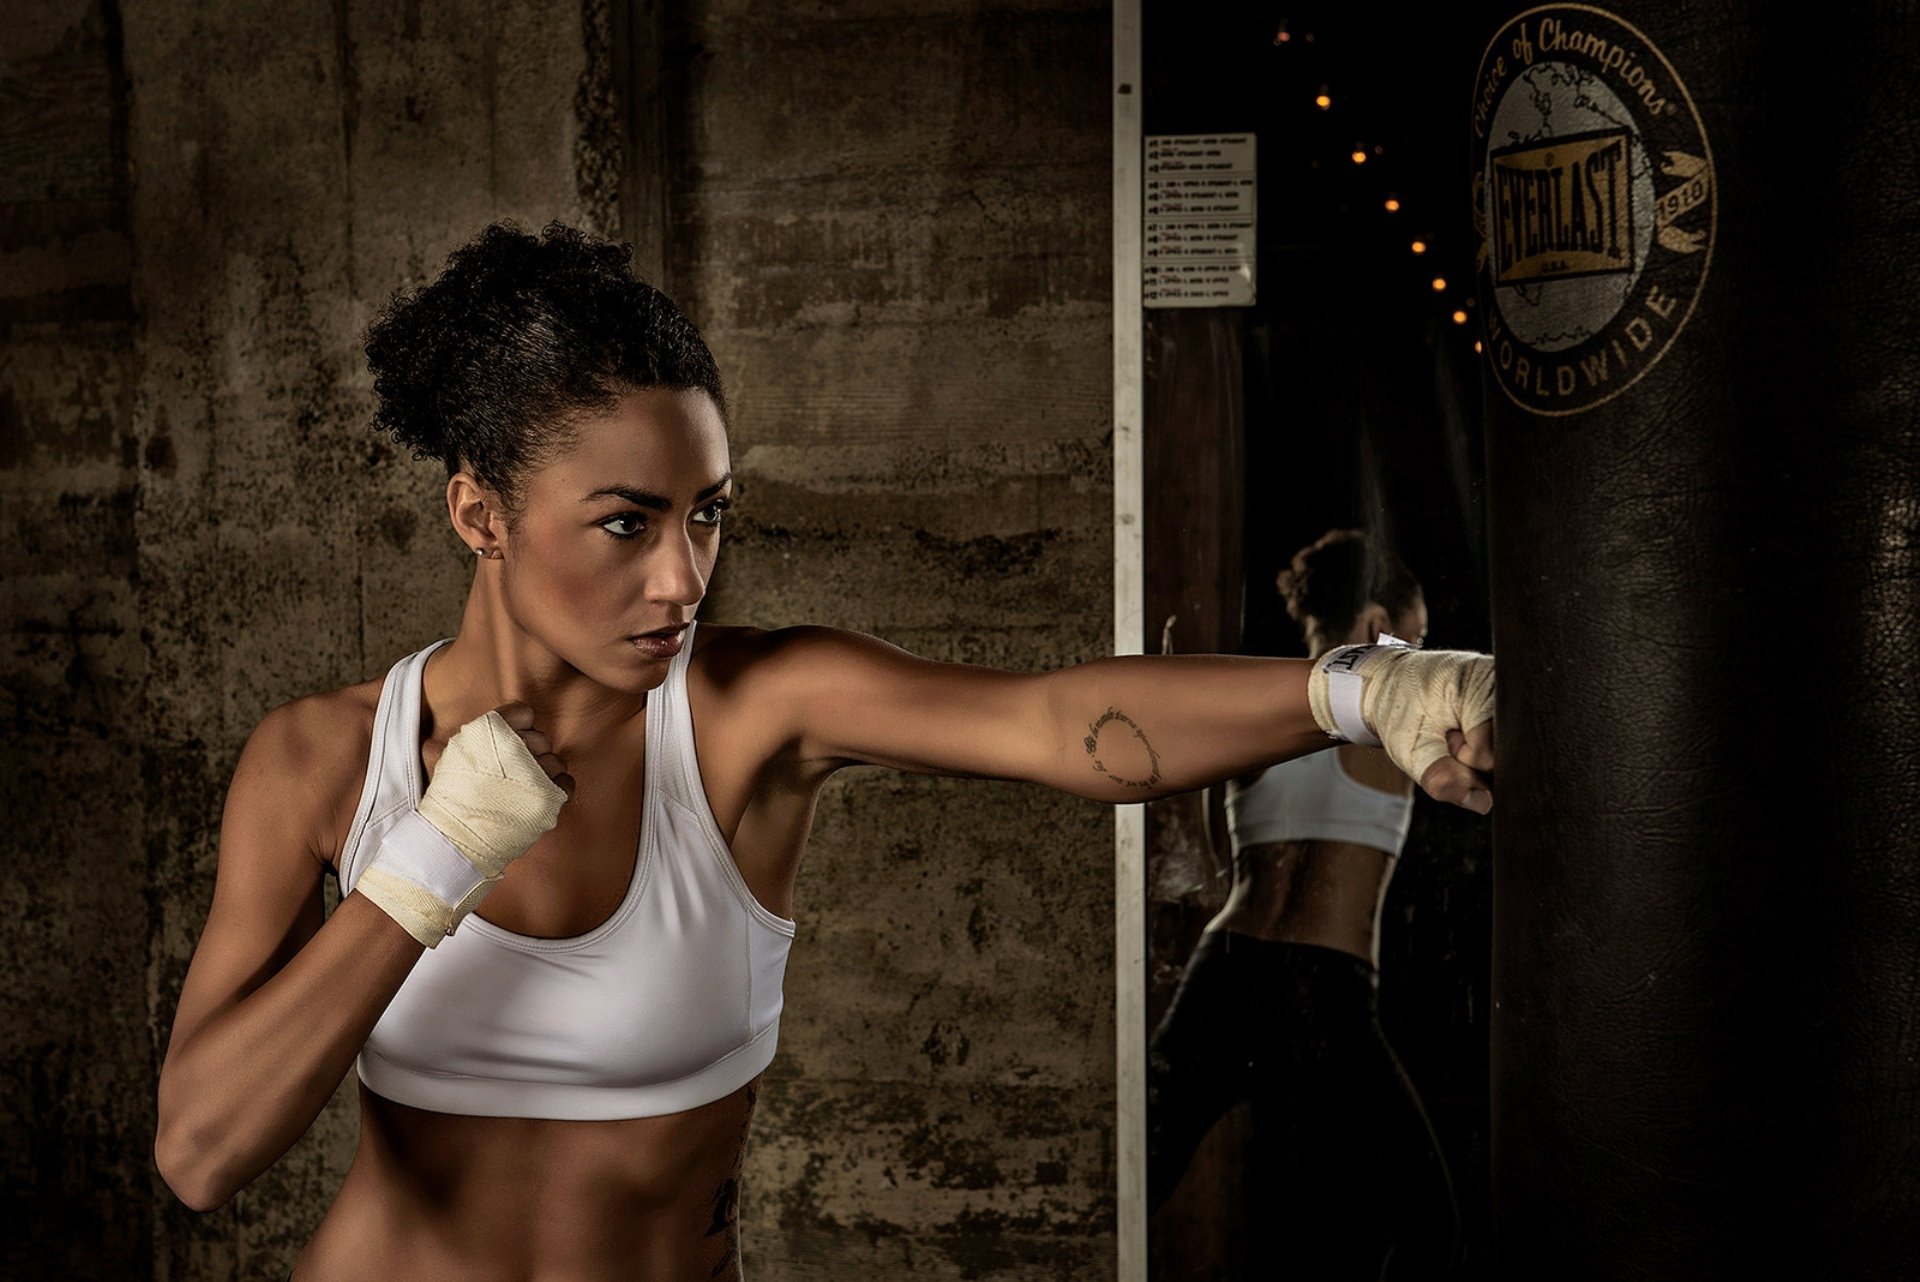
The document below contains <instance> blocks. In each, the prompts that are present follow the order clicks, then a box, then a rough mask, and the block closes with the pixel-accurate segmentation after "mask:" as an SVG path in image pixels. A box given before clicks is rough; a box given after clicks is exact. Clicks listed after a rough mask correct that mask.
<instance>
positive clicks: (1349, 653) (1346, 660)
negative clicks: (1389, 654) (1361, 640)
mask: <svg viewBox="0 0 1920 1282" xmlns="http://www.w3.org/2000/svg"><path fill="white" fill-rule="evenodd" d="M1379 648H1380V647H1379V646H1377V645H1356V646H1352V647H1349V648H1348V649H1345V650H1342V651H1340V652H1339V653H1338V654H1336V655H1333V656H1332V657H1331V658H1329V659H1328V660H1327V661H1326V663H1325V665H1324V666H1325V668H1326V670H1327V671H1328V672H1352V671H1353V670H1354V669H1355V668H1357V667H1359V666H1360V660H1362V659H1364V658H1366V657H1367V656H1368V655H1370V654H1372V653H1373V652H1374V651H1375V650H1378V649H1379Z"/></svg>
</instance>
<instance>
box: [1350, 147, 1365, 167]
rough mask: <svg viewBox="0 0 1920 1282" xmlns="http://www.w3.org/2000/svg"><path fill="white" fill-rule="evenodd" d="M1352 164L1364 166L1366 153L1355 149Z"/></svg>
mask: <svg viewBox="0 0 1920 1282" xmlns="http://www.w3.org/2000/svg"><path fill="white" fill-rule="evenodd" d="M1353 163H1354V164H1356V165H1364V164H1366V163H1367V153H1366V152H1364V151H1361V150H1359V149H1358V148H1356V149H1355V150H1354V153H1353Z"/></svg>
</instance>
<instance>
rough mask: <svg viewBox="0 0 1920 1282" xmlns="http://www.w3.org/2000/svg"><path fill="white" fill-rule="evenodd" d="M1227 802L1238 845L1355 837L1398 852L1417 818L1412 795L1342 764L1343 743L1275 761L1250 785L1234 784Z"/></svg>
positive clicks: (1357, 841) (1362, 842)
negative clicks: (1374, 783) (1372, 783)
mask: <svg viewBox="0 0 1920 1282" xmlns="http://www.w3.org/2000/svg"><path fill="white" fill-rule="evenodd" d="M1226 806H1227V831H1228V832H1229V833H1231V834H1232V836H1233V848H1234V849H1235V850H1241V849H1243V848H1245V847H1247V846H1259V845H1267V844H1270V843H1273V842H1280V841H1350V842H1353V843H1354V844H1356V845H1361V846H1371V847H1372V848H1373V849H1375V850H1384V851H1386V852H1387V853H1388V854H1389V855H1396V856H1397V855H1398V854H1399V853H1400V851H1401V849H1402V848H1403V847H1404V846H1405V845H1406V844H1407V825H1408V824H1409V823H1410V822H1411V821H1412V818H1413V796H1412V794H1407V795H1404V796H1403V795H1398V794H1395V793H1391V792H1382V791H1381V790H1380V789H1378V788H1372V787H1369V786H1368V785H1366V784H1364V783H1360V782H1359V781H1357V780H1356V779H1354V777H1353V776H1352V775H1349V774H1348V773H1347V772H1346V770H1345V769H1344V768H1343V767H1342V766H1341V765H1340V751H1339V749H1337V748H1324V749H1322V750H1320V751H1319V752H1310V753H1308V754H1307V755H1306V756H1304V757H1295V758H1294V759H1293V760H1291V761H1283V762H1281V763H1280V764H1279V765H1277V766H1269V767H1268V768H1267V769H1265V770H1263V771H1261V772H1260V773H1259V774H1258V775H1257V776H1255V777H1254V780H1253V782H1252V783H1250V784H1247V785H1246V786H1245V787H1239V786H1237V785H1235V784H1228V785H1227V796H1226Z"/></svg>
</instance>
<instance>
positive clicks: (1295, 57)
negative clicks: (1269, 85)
mask: <svg viewBox="0 0 1920 1282" xmlns="http://www.w3.org/2000/svg"><path fill="white" fill-rule="evenodd" d="M1319 37H1320V33H1318V32H1315V31H1313V30H1311V29H1308V28H1307V27H1306V26H1305V25H1299V26H1296V25H1295V24H1294V23H1293V22H1291V21H1290V20H1289V19H1286V18H1282V19H1280V20H1279V22H1278V24H1277V27H1276V29H1275V31H1274V35H1273V43H1274V45H1275V47H1276V48H1277V49H1279V50H1281V51H1283V53H1284V54H1285V55H1286V56H1287V58H1288V61H1289V62H1290V63H1295V64H1300V65H1297V70H1298V72H1299V73H1300V74H1299V76H1298V78H1297V79H1295V78H1294V77H1289V78H1288V79H1289V80H1295V83H1298V81H1300V80H1304V81H1305V82H1306V84H1307V85H1317V90H1316V91H1315V92H1314V93H1313V94H1312V97H1311V114H1312V115H1313V116H1315V117H1318V118H1320V119H1321V120H1323V121H1326V122H1327V123H1329V124H1333V125H1336V126H1341V127H1338V128H1335V129H1334V130H1333V131H1332V133H1331V137H1333V138H1334V139H1337V140H1338V141H1337V145H1338V146H1340V147H1342V148H1343V149H1344V152H1345V161H1346V168H1347V172H1348V174H1349V175H1350V178H1349V181H1351V182H1354V183H1357V184H1360V185H1361V186H1362V187H1363V188H1364V189H1365V192H1366V195H1365V197H1364V205H1365V206H1366V207H1371V208H1377V209H1379V210H1380V211H1381V212H1382V213H1383V214H1385V215H1387V217H1386V218H1385V219H1383V220H1382V223H1383V226H1384V227H1385V228H1386V231H1387V235H1388V236H1389V237H1390V241H1389V243H1390V244H1397V245H1399V246H1402V247H1404V248H1403V250H1402V252H1404V253H1405V254H1406V255H1407V256H1408V258H1409V259H1410V260H1411V263H1412V264H1413V265H1415V273H1416V274H1415V276H1414V279H1418V278H1419V276H1420V275H1424V276H1425V278H1426V281H1427V284H1428V293H1429V295H1430V296H1431V298H1432V299H1433V300H1434V303H1435V304H1437V307H1438V312H1437V316H1438V317H1439V318H1441V320H1442V321H1443V323H1445V324H1448V325H1451V327H1452V328H1453V329H1454V330H1455V331H1457V332H1458V333H1459V334H1460V335H1461V336H1462V339H1463V340H1464V339H1465V338H1467V337H1469V336H1470V335H1471V334H1472V329H1471V328H1470V322H1471V321H1472V320H1473V315H1474V312H1475V309H1476V306H1477V304H1476V301H1475V299H1474V296H1473V290H1472V285H1471V280H1472V274H1471V273H1470V272H1468V271H1465V270H1460V271H1458V272H1457V273H1451V272H1448V271H1445V270H1441V271H1434V270H1432V267H1433V266H1438V264H1437V263H1433V262H1432V260H1434V259H1439V258H1444V259H1445V260H1446V262H1447V263H1449V264H1450V265H1453V266H1456V267H1462V268H1464V266H1465V263H1466V262H1467V260H1466V259H1465V257H1464V251H1465V250H1466V248H1467V247H1466V246H1464V245H1453V244H1450V243H1443V242H1442V241H1441V239H1440V238H1439V235H1438V234H1437V229H1436V224H1442V225H1444V224H1446V223H1447V222H1449V221H1451V220H1449V219H1446V218H1443V217H1441V216H1440V211H1438V210H1435V209H1427V208H1422V204H1423V202H1422V201H1421V200H1420V199H1419V198H1417V197H1415V196H1414V195H1413V194H1412V193H1411V192H1410V190H1409V188H1410V187H1411V186H1412V185H1413V184H1411V183H1410V182H1409V181H1408V179H1409V175H1408V174H1407V173H1406V172H1404V170H1402V169H1401V167H1400V166H1398V165H1397V164H1396V163H1395V160H1396V158H1397V157H1396V155H1389V152H1388V148H1387V146H1386V144H1385V142H1383V141H1382V139H1383V138H1385V137H1387V136H1388V134H1389V131H1388V130H1386V129H1384V128H1381V127H1380V122H1378V121H1372V120H1369V119H1367V117H1366V96H1367V95H1366V94H1365V93H1364V92H1362V91H1360V89H1359V87H1358V86H1348V87H1346V88H1344V89H1343V88H1342V86H1341V84H1340V83H1339V81H1338V78H1337V77H1334V76H1331V75H1315V74H1312V73H1313V72H1314V71H1315V70H1316V69H1322V70H1324V68H1325V67H1326V66H1327V65H1329V64H1336V63H1337V61H1338V59H1337V57H1335V56H1334V55H1335V54H1337V53H1338V52H1340V51H1339V50H1329V49H1328V48H1327V47H1326V46H1325V42H1323V41H1322V40H1321V39H1320V38H1319ZM1397 150H1398V149H1396V153H1397ZM1335 154H1336V155H1337V154H1338V153H1335ZM1330 159H1331V157H1325V156H1322V157H1318V158H1316V159H1315V160H1314V161H1313V162H1312V163H1313V165H1314V167H1315V168H1319V167H1321V164H1322V162H1323V160H1330ZM1336 163H1337V162H1336ZM1424 203H1431V202H1430V201H1429V202H1424ZM1429 264H1431V265H1429ZM1422 266H1425V267H1427V270H1426V271H1425V272H1420V271H1419V268H1420V267H1422ZM1481 347H1482V344H1481V342H1480V341H1479V339H1478V338H1474V340H1473V350H1474V351H1475V352H1476V353H1478V352H1479V351H1480V350H1481Z"/></svg>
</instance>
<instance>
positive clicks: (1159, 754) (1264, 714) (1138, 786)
mask: <svg viewBox="0 0 1920 1282" xmlns="http://www.w3.org/2000/svg"><path fill="white" fill-rule="evenodd" d="M1312 667H1313V664H1312V661H1311V660H1308V659H1259V658H1244V657H1241V656H1237V655H1123V656H1119V657H1115V658H1111V659H1096V660H1093V661H1092V662H1090V663H1083V664H1079V665H1077V666H1075V667H1071V668H1063V669H1060V670H1059V671H1057V672H1051V673H1048V674H1046V676H1045V677H1044V681H1045V689H1046V693H1047V705H1048V709H1049V712H1050V720H1051V723H1052V733H1053V734H1054V735H1055V736H1056V737H1057V739H1058V741H1059V745H1060V746H1059V748H1058V751H1057V752H1056V753H1054V754H1052V755H1051V757H1050V764H1049V765H1048V766H1047V767H1046V770H1047V775H1046V777H1045V778H1043V779H1040V780H1038V782H1041V783H1045V784H1047V785H1048V786H1050V787H1054V788H1059V789H1062V790H1063V791H1066V792H1071V793H1074V794H1075V795H1077V796H1082V797H1088V798H1092V799H1094V800H1096V801H1111V802H1129V801H1153V800H1155V799H1157V798H1160V797H1168V796H1172V795H1174V794H1176V793H1182V792H1190V791H1192V790H1193V789H1195V788H1201V787H1205V786H1206V785H1208V784H1212V783H1218V782H1220V781H1221V780H1223V779H1230V778H1232V777H1233V776H1235V775H1239V774H1244V773H1246V772H1247V771H1249V770H1257V769H1260V768H1262V767H1264V766H1270V765H1272V764H1274V763H1275V762H1278V761H1285V760H1287V759H1288V758H1291V757H1297V756H1300V755H1302V754H1304V753H1308V752H1313V751H1315V750H1317V749H1320V748H1326V747H1330V746H1332V744H1333V742H1334V741H1333V740H1332V739H1330V738H1328V737H1327V734H1326V733H1325V732H1324V731H1323V730H1321V729H1320V727H1319V725H1318V723H1316V722H1315V720H1314V717H1313V711H1312V709H1311V707H1309V705H1308V703H1307V675H1308V673H1309V672H1310V671H1311V670H1312Z"/></svg>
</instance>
